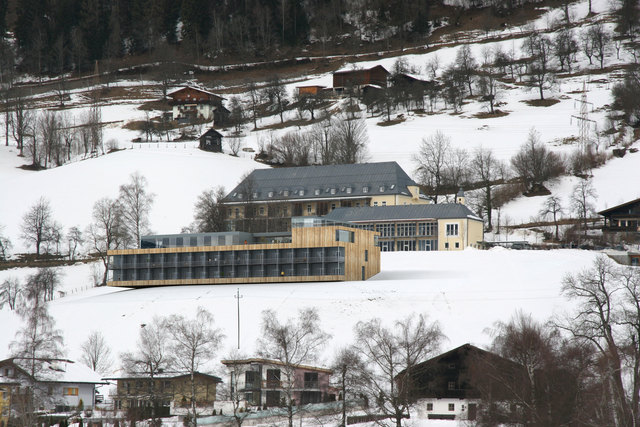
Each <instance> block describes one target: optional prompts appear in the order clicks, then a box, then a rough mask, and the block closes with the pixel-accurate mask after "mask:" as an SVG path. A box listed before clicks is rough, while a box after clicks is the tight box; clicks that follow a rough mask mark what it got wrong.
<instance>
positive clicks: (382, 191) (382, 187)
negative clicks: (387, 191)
mask: <svg viewBox="0 0 640 427" xmlns="http://www.w3.org/2000/svg"><path fill="white" fill-rule="evenodd" d="M380 192H381V193H384V185H381V186H380Z"/></svg>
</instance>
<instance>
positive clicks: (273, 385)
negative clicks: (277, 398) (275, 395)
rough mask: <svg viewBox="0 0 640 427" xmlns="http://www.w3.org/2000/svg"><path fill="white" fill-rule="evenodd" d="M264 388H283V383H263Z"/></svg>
mask: <svg viewBox="0 0 640 427" xmlns="http://www.w3.org/2000/svg"><path fill="white" fill-rule="evenodd" d="M262 388H282V381H280V380H267V381H263V382H262Z"/></svg>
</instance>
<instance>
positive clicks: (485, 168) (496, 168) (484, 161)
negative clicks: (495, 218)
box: [471, 147, 504, 231]
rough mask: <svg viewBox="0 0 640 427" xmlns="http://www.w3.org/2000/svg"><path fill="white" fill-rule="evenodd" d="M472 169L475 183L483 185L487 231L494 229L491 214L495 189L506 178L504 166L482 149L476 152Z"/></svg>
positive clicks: (483, 203)
mask: <svg viewBox="0 0 640 427" xmlns="http://www.w3.org/2000/svg"><path fill="white" fill-rule="evenodd" d="M471 167H472V170H473V171H474V179H475V181H476V182H477V183H478V184H480V185H481V192H482V197H481V203H480V206H481V210H483V211H484V213H485V214H486V218H487V230H489V231H490V230H491V229H492V224H491V214H492V211H493V187H494V185H496V181H498V180H500V179H501V178H502V177H503V176H504V170H503V166H502V164H501V163H500V161H499V160H497V159H496V158H495V157H494V156H493V151H491V150H487V149H485V148H483V147H480V148H478V149H476V150H475V152H474V153H473V156H472V158H471Z"/></svg>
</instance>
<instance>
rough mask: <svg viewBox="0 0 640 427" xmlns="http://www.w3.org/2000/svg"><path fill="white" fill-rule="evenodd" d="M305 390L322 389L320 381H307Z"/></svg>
mask: <svg viewBox="0 0 640 427" xmlns="http://www.w3.org/2000/svg"><path fill="white" fill-rule="evenodd" d="M304 388H305V389H310V388H320V383H319V382H318V381H305V382H304Z"/></svg>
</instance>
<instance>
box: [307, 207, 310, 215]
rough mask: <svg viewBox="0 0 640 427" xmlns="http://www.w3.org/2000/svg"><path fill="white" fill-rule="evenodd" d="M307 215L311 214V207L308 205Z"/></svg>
mask: <svg viewBox="0 0 640 427" xmlns="http://www.w3.org/2000/svg"><path fill="white" fill-rule="evenodd" d="M307 213H308V214H310V213H311V205H307Z"/></svg>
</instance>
